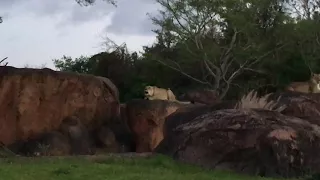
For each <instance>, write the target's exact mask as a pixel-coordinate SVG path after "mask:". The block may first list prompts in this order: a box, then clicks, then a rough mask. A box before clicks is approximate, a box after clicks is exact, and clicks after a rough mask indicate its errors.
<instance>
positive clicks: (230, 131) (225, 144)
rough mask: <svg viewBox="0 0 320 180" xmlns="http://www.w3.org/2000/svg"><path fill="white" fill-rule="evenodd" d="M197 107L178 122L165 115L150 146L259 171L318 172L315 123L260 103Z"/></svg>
mask: <svg viewBox="0 0 320 180" xmlns="http://www.w3.org/2000/svg"><path fill="white" fill-rule="evenodd" d="M203 111H204V112H200V111H199V114H200V115H199V114H196V115H194V116H192V117H190V118H186V120H182V121H180V123H169V121H168V123H166V124H165V126H168V127H165V128H166V129H167V132H168V133H166V135H165V137H164V139H163V141H162V142H161V143H160V144H159V145H158V147H157V148H156V149H155V152H157V153H161V154H165V155H169V156H171V157H173V158H174V159H177V160H179V161H182V162H185V163H190V164H195V165H200V166H202V167H205V168H210V169H220V170H233V171H237V172H240V173H247V174H253V175H260V176H273V177H276V176H282V177H298V176H302V175H304V174H305V173H309V172H310V171H311V172H319V170H320V158H319V157H320V154H319V151H320V141H319V140H320V127H319V126H318V125H316V124H313V123H312V122H310V121H308V120H304V119H300V118H296V117H292V116H286V115H282V114H281V113H279V112H276V111H270V110H263V109H242V110H239V109H220V110H214V111H209V112H205V111H206V110H203ZM186 113H187V114H188V113H189V112H186ZM181 114H183V113H181ZM189 114H190V113H189ZM180 117H183V115H180ZM168 118H169V117H168ZM177 120H178V119H177ZM173 121H175V119H171V120H170V122H173Z"/></svg>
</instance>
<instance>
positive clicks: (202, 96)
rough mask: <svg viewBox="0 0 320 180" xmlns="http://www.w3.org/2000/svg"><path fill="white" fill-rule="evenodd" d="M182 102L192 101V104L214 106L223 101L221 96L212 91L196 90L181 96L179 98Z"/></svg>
mask: <svg viewBox="0 0 320 180" xmlns="http://www.w3.org/2000/svg"><path fill="white" fill-rule="evenodd" d="M178 100H180V101H190V102H191V103H193V104H194V103H200V104H207V105H213V104H216V103H220V102H221V99H220V98H219V94H218V93H217V92H216V91H214V90H210V89H194V90H189V91H187V92H186V93H184V94H182V95H180V96H179V97H178Z"/></svg>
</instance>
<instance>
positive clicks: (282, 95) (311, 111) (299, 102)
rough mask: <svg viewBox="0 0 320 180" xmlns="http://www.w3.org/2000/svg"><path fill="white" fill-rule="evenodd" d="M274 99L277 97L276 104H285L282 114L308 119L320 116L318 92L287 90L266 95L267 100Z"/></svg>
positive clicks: (319, 95) (319, 96)
mask: <svg viewBox="0 0 320 180" xmlns="http://www.w3.org/2000/svg"><path fill="white" fill-rule="evenodd" d="M276 99H278V100H277V102H278V106H282V105H285V106H286V108H285V109H284V110H283V111H282V112H281V113H282V114H285V115H288V116H295V117H300V118H304V119H309V120H312V119H318V118H320V94H318V93H310V94H309V93H302V92H292V91H287V92H279V93H274V94H271V95H270V96H269V97H268V100H269V101H270V100H276Z"/></svg>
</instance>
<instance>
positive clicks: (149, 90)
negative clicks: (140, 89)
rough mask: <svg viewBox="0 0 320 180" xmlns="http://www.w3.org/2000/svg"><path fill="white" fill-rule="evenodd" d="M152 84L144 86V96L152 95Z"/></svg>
mask: <svg viewBox="0 0 320 180" xmlns="http://www.w3.org/2000/svg"><path fill="white" fill-rule="evenodd" d="M154 89H155V88H154V86H146V87H145V88H144V96H145V97H150V96H153V95H154Z"/></svg>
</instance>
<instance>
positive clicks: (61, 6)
mask: <svg viewBox="0 0 320 180" xmlns="http://www.w3.org/2000/svg"><path fill="white" fill-rule="evenodd" d="M112 10H114V9H113V6H112V5H110V4H108V3H106V2H104V1H103V0H99V1H96V3H95V4H94V5H93V6H86V7H81V6H80V5H79V4H77V3H76V1H75V0H68V1H67V0H28V1H26V0H0V15H4V16H5V19H6V18H7V19H9V18H10V17H14V16H23V15H26V14H28V15H33V16H35V17H36V18H41V17H48V16H50V17H52V16H59V15H61V16H62V17H63V18H62V20H61V23H62V24H63V25H77V24H81V23H85V22H88V21H92V20H99V19H100V18H101V17H104V16H107V15H108V13H109V12H111V11H112Z"/></svg>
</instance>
